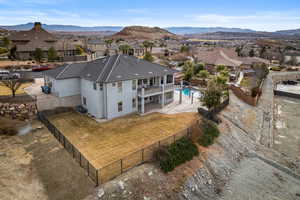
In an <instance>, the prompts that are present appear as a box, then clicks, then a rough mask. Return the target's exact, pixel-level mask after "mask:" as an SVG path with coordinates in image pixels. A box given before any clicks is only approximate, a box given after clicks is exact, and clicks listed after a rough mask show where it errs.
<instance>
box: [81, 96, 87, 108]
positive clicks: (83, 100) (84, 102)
mask: <svg viewBox="0 0 300 200" xmlns="http://www.w3.org/2000/svg"><path fill="white" fill-rule="evenodd" d="M82 102H83V105H85V106H86V98H85V97H82Z"/></svg>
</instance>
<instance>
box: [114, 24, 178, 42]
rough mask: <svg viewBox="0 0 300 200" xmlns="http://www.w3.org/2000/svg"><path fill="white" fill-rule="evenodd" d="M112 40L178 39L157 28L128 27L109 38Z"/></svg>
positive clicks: (172, 34) (174, 35)
mask: <svg viewBox="0 0 300 200" xmlns="http://www.w3.org/2000/svg"><path fill="white" fill-rule="evenodd" d="M111 38H113V39H119V38H122V39H134V40H156V39H163V38H171V39H179V38H180V37H179V36H177V35H176V34H174V33H171V32H169V31H167V30H165V29H162V28H159V27H153V28H152V27H146V26H128V27H125V28H124V29H122V30H121V31H120V32H118V33H116V34H114V35H112V36H111Z"/></svg>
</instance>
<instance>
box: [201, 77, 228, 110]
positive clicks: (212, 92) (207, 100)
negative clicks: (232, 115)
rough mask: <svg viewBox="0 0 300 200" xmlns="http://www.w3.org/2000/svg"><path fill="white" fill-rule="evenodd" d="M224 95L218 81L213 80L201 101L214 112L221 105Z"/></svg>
mask: <svg viewBox="0 0 300 200" xmlns="http://www.w3.org/2000/svg"><path fill="white" fill-rule="evenodd" d="M222 94H223V92H222V89H221V88H220V86H219V85H218V84H217V83H216V81H214V80H211V81H209V82H208V87H207V89H206V90H205V92H204V93H203V95H202V97H201V98H200V101H201V102H202V103H203V105H204V106H206V107H207V108H208V110H212V109H214V108H215V107H217V106H218V105H220V104H221V98H222Z"/></svg>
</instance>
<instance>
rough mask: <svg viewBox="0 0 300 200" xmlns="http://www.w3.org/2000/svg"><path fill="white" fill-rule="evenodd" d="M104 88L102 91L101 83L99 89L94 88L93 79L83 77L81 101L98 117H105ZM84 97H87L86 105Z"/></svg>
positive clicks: (89, 111)
mask: <svg viewBox="0 0 300 200" xmlns="http://www.w3.org/2000/svg"><path fill="white" fill-rule="evenodd" d="M103 91H104V89H103V90H102V91H101V90H100V87H99V84H97V90H95V89H94V83H93V82H92V81H88V80H84V79H81V102H82V106H83V107H85V108H86V109H87V110H88V113H90V114H91V115H93V116H95V117H96V118H104V117H105V115H104V92H103ZM83 97H85V98H86V105H84V104H83Z"/></svg>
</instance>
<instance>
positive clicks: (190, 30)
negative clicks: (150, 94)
mask: <svg viewBox="0 0 300 200" xmlns="http://www.w3.org/2000/svg"><path fill="white" fill-rule="evenodd" d="M33 25H34V23H27V24H19V25H12V26H0V28H3V29H6V30H29V29H31V28H32V27H33ZM43 28H45V29H46V30H48V31H59V32H99V31H100V32H106V31H108V32H119V31H121V30H122V29H123V28H124V27H122V26H94V27H83V26H73V25H48V24H43ZM164 29H165V30H167V31H169V32H171V33H174V34H178V35H185V34H202V33H215V32H228V33H231V32H234V33H256V32H257V31H255V30H251V29H241V28H225V27H167V28H164ZM274 33H278V34H283V35H297V34H299V35H300V29H295V30H282V31H276V32H274Z"/></svg>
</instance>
